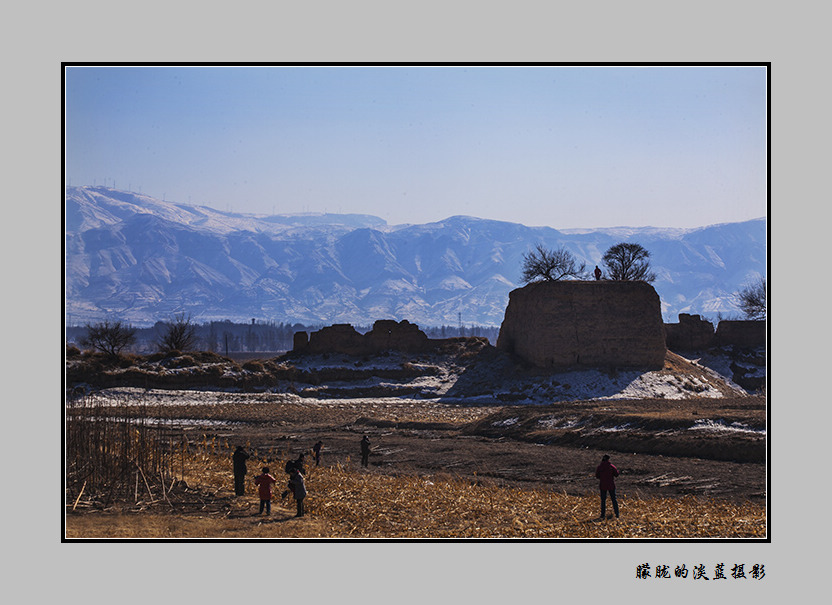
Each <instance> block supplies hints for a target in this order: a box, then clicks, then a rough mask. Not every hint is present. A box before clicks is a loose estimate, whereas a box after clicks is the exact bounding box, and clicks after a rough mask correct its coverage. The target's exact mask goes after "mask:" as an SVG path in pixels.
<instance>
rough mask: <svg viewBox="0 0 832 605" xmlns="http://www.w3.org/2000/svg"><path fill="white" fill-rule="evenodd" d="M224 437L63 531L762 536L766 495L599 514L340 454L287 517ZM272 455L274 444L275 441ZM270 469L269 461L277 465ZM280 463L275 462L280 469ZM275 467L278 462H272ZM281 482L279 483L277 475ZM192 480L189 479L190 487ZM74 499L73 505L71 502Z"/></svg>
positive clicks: (89, 534) (313, 478)
mask: <svg viewBox="0 0 832 605" xmlns="http://www.w3.org/2000/svg"><path fill="white" fill-rule="evenodd" d="M230 453H231V451H230V448H229V446H228V445H227V444H225V445H222V444H220V443H218V442H216V441H212V442H210V443H209V442H205V443H203V444H202V445H201V446H200V447H199V448H198V451H196V452H192V453H189V454H188V455H187V459H186V460H185V461H184V466H183V468H184V482H182V481H179V480H175V481H174V482H173V485H172V486H171V488H170V490H169V491H168V492H167V494H166V495H164V496H163V495H162V494H161V492H160V490H159V488H158V487H157V488H156V490H155V493H153V494H148V492H145V490H144V488H142V493H140V499H137V501H136V502H132V503H122V504H121V505H119V506H112V507H111V508H109V509H107V510H103V511H101V510H95V511H93V510H92V509H90V508H88V507H86V506H84V505H83V502H84V500H83V497H82V498H81V499H79V500H78V501H77V502H75V503H68V504H67V515H66V538H67V539H71V540H72V539H176V538H186V539H188V538H190V539H194V538H215V539H320V538H330V539H405V540H407V539H478V538H480V539H524V538H525V539H540V538H545V539H609V538H614V539H631V538H640V539H692V538H729V539H730V538H765V536H766V511H765V507H764V506H763V505H762V504H754V503H750V502H746V503H735V502H730V501H727V500H719V499H707V498H706V499H702V498H696V497H693V496H685V497H681V498H663V497H648V498H639V497H627V496H621V497H619V504H620V506H621V513H622V514H621V518H620V519H615V518H613V517H612V513H611V506H610V505H609V503H608V506H607V516H608V518H607V519H606V520H604V521H601V520H599V519H598V497H597V495H596V494H595V493H591V492H588V493H586V494H585V495H577V496H576V495H568V494H566V493H558V492H555V491H552V490H550V489H518V488H515V487H507V486H499V485H496V484H494V482H492V481H490V480H488V479H483V480H480V479H473V480H472V479H466V478H461V477H456V476H453V475H451V474H448V473H437V474H436V475H433V476H409V475H402V476H395V475H393V476H391V475H386V474H380V473H377V472H374V470H372V469H368V470H364V469H358V468H349V467H346V466H342V465H340V464H338V465H335V466H331V467H327V466H321V467H317V468H315V467H313V468H311V469H310V471H309V474H308V478H307V487H308V489H309V496H308V498H307V515H306V516H304V517H303V518H295V517H294V502H293V501H292V500H291V496H290V497H288V498H287V499H285V500H280V498H279V493H280V490H279V489H277V490H276V492H277V495H276V498H275V500H274V502H273V507H272V514H271V515H270V516H265V515H260V514H258V504H259V499H258V498H257V496H256V494H255V493H253V491H252V486H251V485H249V486H248V487H247V492H248V493H249V495H246V496H241V497H236V496H234V495H233V491H232V489H231V485H230V484H231V478H230V473H229V464H228V460H229V457H230ZM275 454H276V455H277V456H278V457H279V455H280V452H275ZM272 470H273V471H274V470H275V469H274V468H272ZM278 470H279V469H278ZM274 474H275V475H276V476H277V477H278V478H279V479H281V478H282V477H283V476H284V475H283V473H282V472H275V473H274ZM280 485H281V483H278V487H280ZM186 486H187V487H186ZM73 509H74V510H73Z"/></svg>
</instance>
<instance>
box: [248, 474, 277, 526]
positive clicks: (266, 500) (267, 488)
mask: <svg viewBox="0 0 832 605" xmlns="http://www.w3.org/2000/svg"><path fill="white" fill-rule="evenodd" d="M275 483H277V479H275V478H274V477H272V476H271V475H270V474H269V467H268V466H264V467H263V474H262V475H257V476H256V477H255V478H254V485H256V486H257V493H258V494H259V495H260V514H261V515H262V514H263V509H264V508H265V509H266V514H267V515H270V514H272V486H273V485H274V484H275Z"/></svg>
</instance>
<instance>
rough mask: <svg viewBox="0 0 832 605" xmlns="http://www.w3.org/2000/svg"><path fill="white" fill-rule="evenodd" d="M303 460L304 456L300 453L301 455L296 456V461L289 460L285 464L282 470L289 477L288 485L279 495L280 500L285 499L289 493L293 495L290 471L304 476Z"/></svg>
mask: <svg viewBox="0 0 832 605" xmlns="http://www.w3.org/2000/svg"><path fill="white" fill-rule="evenodd" d="M304 458H305V456H304V454H303V453H301V454H299V455H298V457H297V460H289V461H287V462H286V467H285V468H284V470H285V471H286V474H288V475H289V483H288V484H287V486H286V489H285V490H284V492H283V493H282V494H280V497H281V499H282V498H285V497H286V496H288V495H289V494H290V493H294V492H293V489H294V485H293V484H292V471H295V470H296V471H298V472H299V473H300V474H301V475H305V474H306V468H305V467H304V466H303V462H304Z"/></svg>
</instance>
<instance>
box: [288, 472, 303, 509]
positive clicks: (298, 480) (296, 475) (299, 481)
mask: <svg viewBox="0 0 832 605" xmlns="http://www.w3.org/2000/svg"><path fill="white" fill-rule="evenodd" d="M289 484H290V485H291V486H292V493H293V494H294V495H295V501H296V502H297V505H298V510H297V514H296V515H295V516H296V517H302V516H303V515H304V513H305V512H306V509H305V506H304V503H303V500H304V498H306V482H304V480H303V475H301V473H300V471H299V470H298V469H296V468H293V469H292V476H291V478H290V479H289Z"/></svg>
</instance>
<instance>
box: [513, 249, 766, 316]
mask: <svg viewBox="0 0 832 605" xmlns="http://www.w3.org/2000/svg"><path fill="white" fill-rule="evenodd" d="M601 263H602V264H603V265H604V266H605V267H606V275H607V279H610V280H614V281H645V282H652V281H655V279H656V274H655V273H654V272H653V271H652V270H651V269H650V252H648V251H647V250H646V249H645V248H644V247H643V246H641V245H640V244H637V243H634V242H621V243H619V244H615V245H614V246H611V247H610V248H609V249H608V250H607V251H606V252H605V253H604V256H602V257H601ZM602 273H603V272H602V271H601V270H600V269H599V268H598V267H597V266H596V268H595V279H600V278H601V275H602ZM522 277H523V281H524V282H525V283H531V282H534V281H559V280H563V279H589V275H588V273H587V270H586V264H585V263H580V264H578V261H577V260H576V259H575V257H574V256H573V254H572V253H571V252H569V250H567V249H566V248H564V247H560V248H558V249H556V250H549V249H548V248H546V247H545V246H544V245H543V244H538V245H537V246H536V247H535V248H534V249H533V250H532V251H530V252H528V253H526V254H524V255H523V275H522ZM766 291H767V288H766V279H765V278H764V277H763V278H759V279H758V280H757V281H755V282H753V283H751V284H749V285H746V286H744V287H743V288H742V289H740V290H739V291H738V292H737V293H735V295H734V297H735V300H736V304H737V306H738V307H739V308H740V310H741V311H742V312H743V313H744V314H745V316H746V317H747V318H748V319H765V317H766V309H767V305H766Z"/></svg>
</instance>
